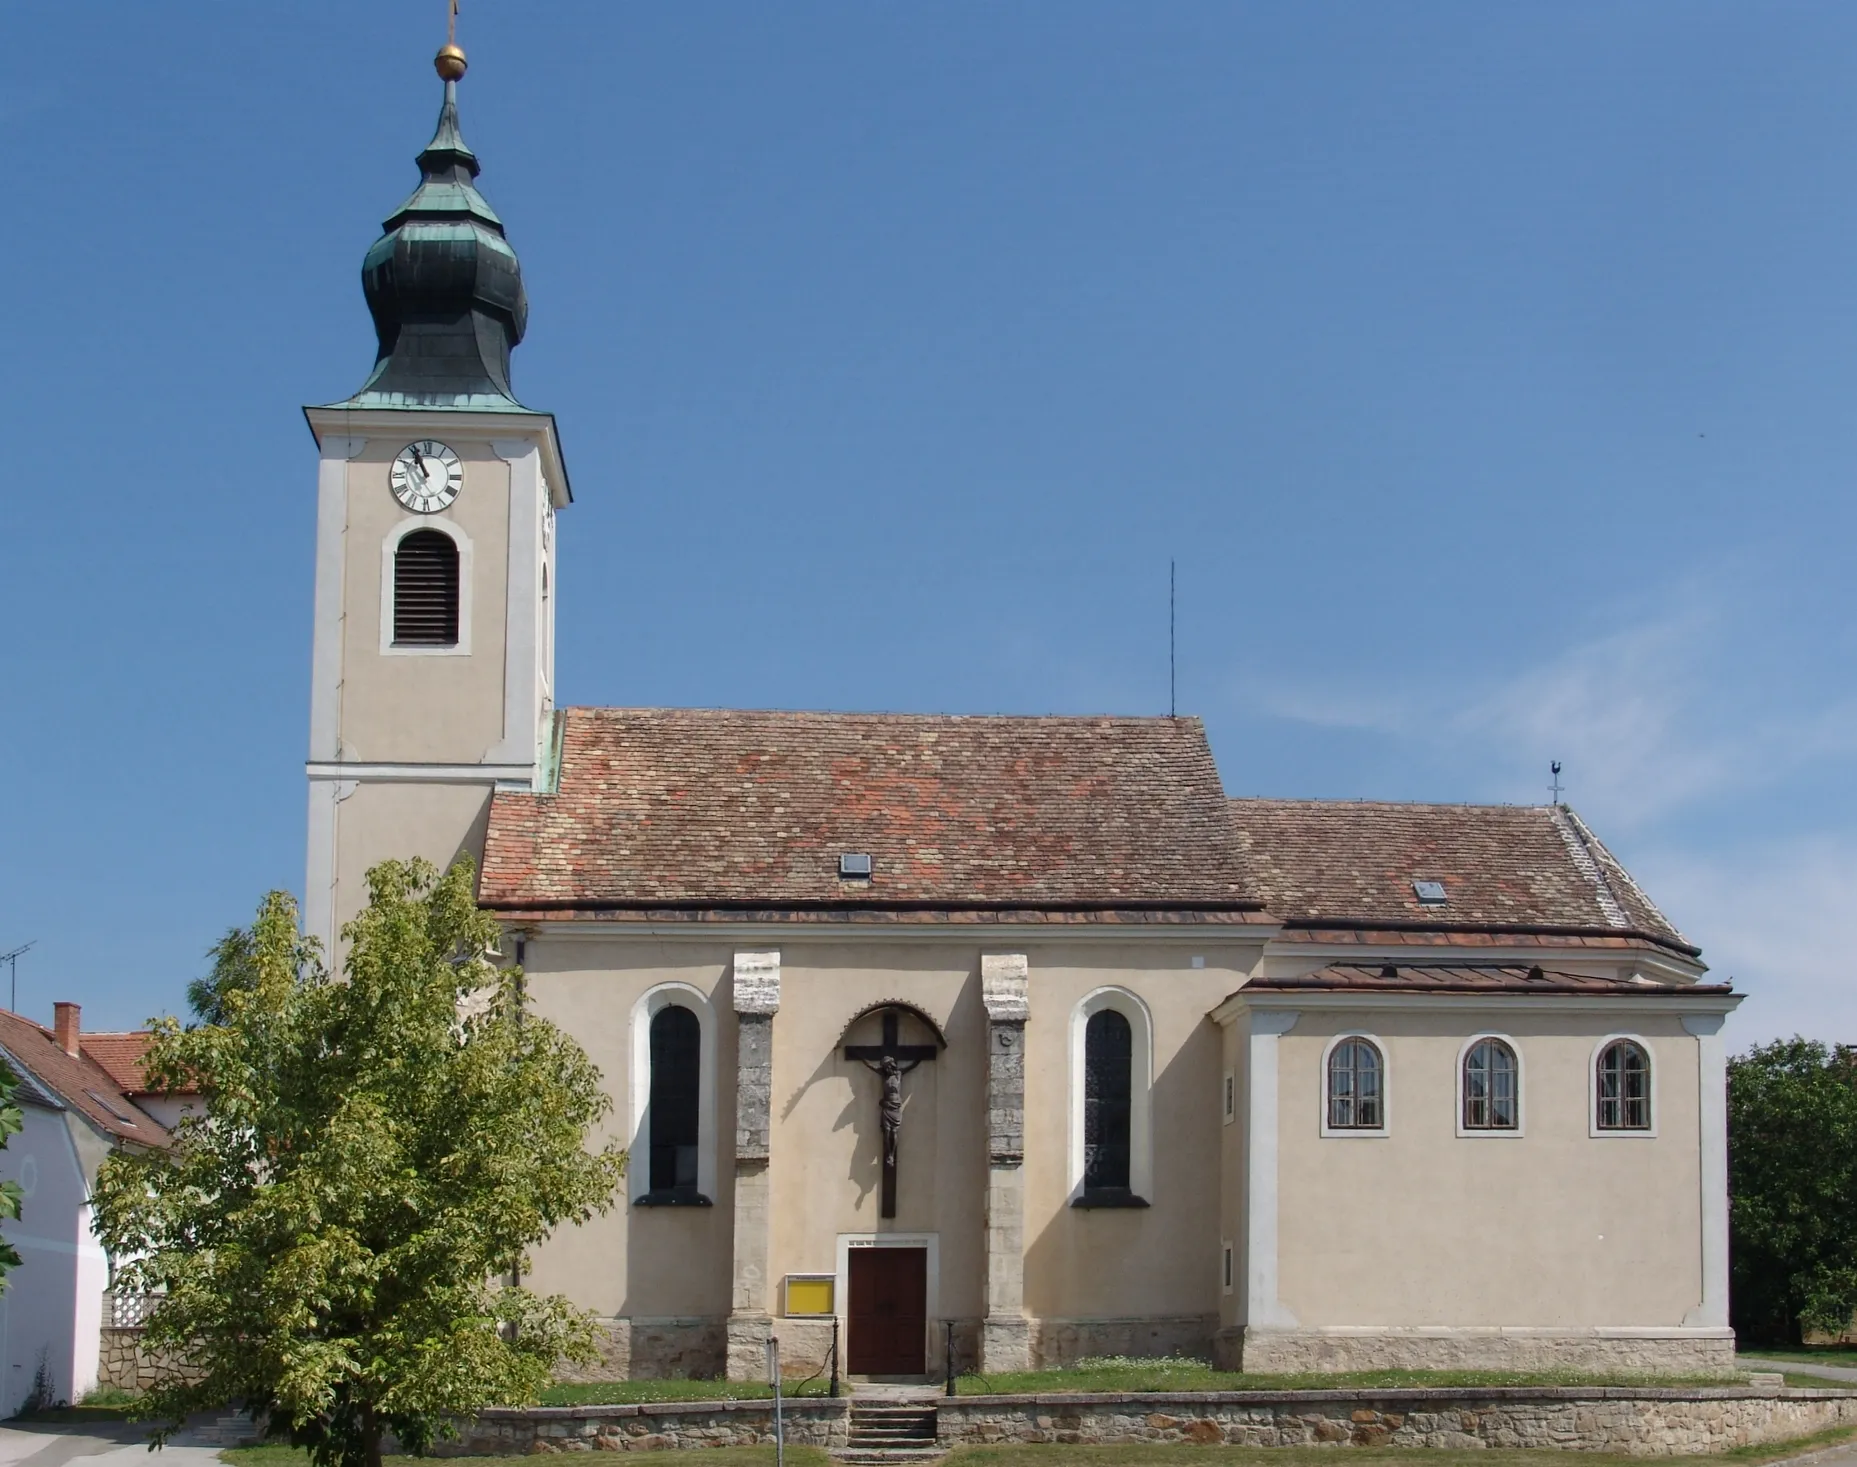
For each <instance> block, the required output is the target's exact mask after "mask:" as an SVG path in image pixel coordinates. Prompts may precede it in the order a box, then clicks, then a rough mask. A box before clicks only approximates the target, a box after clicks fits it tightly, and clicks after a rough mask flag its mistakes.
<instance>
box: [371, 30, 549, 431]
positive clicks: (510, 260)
mask: <svg viewBox="0 0 1857 1467" xmlns="http://www.w3.org/2000/svg"><path fill="white" fill-rule="evenodd" d="M435 64H436V66H437V68H438V72H439V75H440V76H441V77H442V78H443V79H444V82H445V101H444V105H443V106H442V107H440V109H439V114H438V130H437V131H436V132H435V133H434V134H433V135H432V141H431V142H429V143H427V144H426V147H425V151H424V152H422V153H421V154H420V155H419V172H420V174H421V175H422V176H421V178H420V183H419V187H418V188H417V189H415V190H414V191H413V195H412V197H411V198H409V199H408V200H407V201H406V202H405V203H404V204H402V205H400V207H399V209H398V210H396V211H395V213H394V215H393V217H392V218H390V219H388V220H387V222H386V223H385V224H384V225H383V226H382V228H383V229H384V230H385V231H386V232H385V233H384V234H382V235H381V237H380V238H379V239H378V240H376V241H375V242H374V247H373V248H372V249H370V250H369V251H368V253H367V258H366V259H365V260H363V261H362V264H361V286H362V289H363V291H364V292H365V293H366V295H367V302H368V311H369V312H370V313H371V314H372V315H373V317H374V330H375V334H376V335H377V336H378V337H379V338H380V355H379V356H378V357H377V358H376V360H375V363H374V370H373V372H372V373H371V374H370V375H369V377H368V380H367V381H366V382H365V383H364V384H363V385H362V388H361V390H360V391H359V392H357V393H356V394H355V395H354V396H353V397H352V398H350V399H349V400H348V404H349V405H350V406H354V407H405V408H417V407H445V408H479V409H485V410H490V411H503V412H511V411H514V412H522V411H527V410H526V409H524V408H522V407H521V405H520V404H519V403H517V402H516V400H515V398H514V397H513V396H512V395H511V393H510V388H509V354H510V349H511V348H512V347H514V346H515V345H516V343H517V342H519V341H521V340H522V333H523V329H524V328H525V327H526V326H527V324H528V317H529V302H528V297H527V296H526V295H525V294H524V293H523V289H522V266H521V264H520V262H518V260H517V259H516V252H515V250H513V249H512V248H510V244H509V241H508V240H507V239H505V238H504V236H503V221H502V220H501V219H499V218H497V216H496V211H495V210H494V209H492V208H491V207H490V205H489V204H488V203H487V202H486V201H485V199H484V196H483V195H482V194H480V193H479V192H478V191H477V183H476V180H477V174H478V164H477V155H476V154H474V153H473V152H472V151H471V150H470V148H468V147H467V146H466V145H465V142H464V135H463V134H462V133H461V132H460V131H459V130H458V78H459V77H460V76H462V75H463V74H464V53H463V52H462V51H460V50H458V48H457V47H456V46H455V45H452V46H447V47H446V48H445V49H444V50H443V51H441V52H439V54H438V57H437V59H436V62H435Z"/></svg>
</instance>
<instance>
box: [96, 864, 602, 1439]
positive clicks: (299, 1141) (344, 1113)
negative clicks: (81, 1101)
mask: <svg viewBox="0 0 1857 1467" xmlns="http://www.w3.org/2000/svg"><path fill="white" fill-rule="evenodd" d="M472 876H473V873H472V870H471V867H470V864H469V862H468V861H460V862H459V863H458V864H457V865H455V866H453V867H452V869H451V870H450V871H448V872H446V873H445V874H444V875H442V876H441V875H440V874H439V873H438V871H437V869H436V868H435V867H433V866H432V865H430V864H429V863H427V862H424V861H408V862H399V861H388V862H385V863H383V864H381V865H379V866H377V867H375V868H374V869H373V870H372V871H370V872H369V873H368V890H369V902H368V905H367V908H366V909H365V910H364V911H363V912H362V913H361V914H360V915H359V916H358V917H356V918H355V920H354V921H353V922H351V923H349V924H348V926H347V927H345V928H344V929H343V934H342V935H343V938H344V940H345V942H346V943H347V945H348V957H347V961H346V963H345V964H344V974H343V977H342V978H340V979H336V978H333V977H331V976H330V975H329V974H328V973H327V972H326V971H325V969H324V966H323V963H322V959H321V953H320V951H319V949H318V946H317V944H316V943H315V942H314V941H312V940H307V939H305V938H303V937H302V936H300V935H299V933H298V930H297V912H296V906H295V903H294V902H293V901H292V900H291V898H290V897H289V896H287V895H285V894H283V893H281V892H273V893H272V894H271V895H270V896H268V897H267V898H266V899H265V901H264V903H263V905H262V906H261V907H260V908H259V911H258V916H257V920H256V921H255V922H254V923H253V925H252V927H251V928H250V929H249V931H247V932H244V933H234V934H233V935H232V936H231V937H229V938H228V939H226V940H225V941H224V942H222V943H221V944H220V945H219V947H218V948H216V949H215V956H216V959H217V962H216V965H215V974H214V980H213V981H211V982H210V983H209V985H208V988H207V990H206V991H203V992H201V993H199V994H195V995H192V997H193V998H194V1000H195V1007H196V1010H197V1011H198V1012H199V1013H201V1014H202V1016H203V1017H205V1018H206V1019H208V1020H209V1022H205V1023H201V1024H197V1025H194V1026H192V1027H189V1028H182V1027H181V1026H180V1025H179V1024H178V1023H176V1022H175V1021H174V1020H172V1019H170V1020H165V1021H161V1022H159V1023H157V1024H156V1026H155V1028H156V1037H155V1040H154V1042H153V1044H152V1046H151V1048H150V1051H149V1056H148V1060H147V1068H148V1071H149V1074H150V1077H151V1081H152V1083H154V1084H155V1085H157V1086H171V1087H175V1088H179V1087H181V1086H183V1085H189V1086H194V1087H197V1088H198V1089H199V1090H200V1091H201V1092H202V1094H203V1097H204V1109H203V1111H202V1113H201V1114H198V1115H196V1116H192V1117H189V1118H187V1119H185V1120H183V1121H181V1122H180V1124H179V1125H178V1127H177V1128H176V1131H175V1144H174V1146H173V1147H172V1148H171V1150H169V1151H167V1152H145V1153H141V1154H133V1153H129V1152H118V1153H117V1154H115V1155H114V1156H112V1157H111V1158H110V1159H109V1161H108V1162H107V1163H106V1164H105V1166H104V1168H103V1171H102V1174H101V1176H100V1177H99V1179H98V1184H97V1218H98V1233H99V1234H100V1236H101V1237H102V1239H103V1241H104V1243H105V1246H106V1247H107V1248H108V1249H109V1250H110V1253H111V1255H112V1257H114V1258H116V1259H118V1260H122V1262H120V1263H119V1266H118V1279H119V1280H120V1283H119V1287H123V1288H127V1289H132V1290H142V1291H146V1292H149V1293H161V1294H162V1295H163V1297H162V1298H161V1299H160V1302H159V1304H158V1305H157V1307H156V1308H155V1309H154V1310H153V1311H152V1312H151V1313H150V1315H149V1317H148V1322H147V1340H148V1343H149V1344H150V1345H152V1346H158V1347H160V1346H165V1347H170V1348H173V1349H175V1350H177V1351H180V1352H182V1353H184V1354H185V1355H186V1356H187V1357H188V1358H189V1359H190V1360H191V1361H192V1362H193V1363H194V1364H195V1365H196V1366H197V1367H198V1368H199V1370H200V1372H201V1374H200V1377H199V1378H198V1379H197V1380H195V1381H192V1382H174V1383H171V1384H168V1385H165V1386H163V1387H161V1388H160V1389H158V1390H156V1391H155V1392H153V1393H152V1394H151V1396H150V1398H149V1400H148V1402H147V1403H146V1407H145V1412H146V1414H147V1415H149V1416H151V1417H153V1418H156V1419H158V1420H160V1421H165V1422H170V1423H172V1422H177V1421H179V1420H180V1419H181V1418H182V1417H183V1416H185V1415H186V1414H187V1413H188V1412H191V1411H195V1410H202V1409H207V1408H215V1407H221V1406H223V1405H225V1404H227V1403H230V1402H242V1403H243V1404H244V1405H245V1406H247V1407H248V1408H249V1409H251V1410H252V1411H253V1412H254V1413H255V1414H256V1415H257V1417H258V1419H259V1420H260V1421H262V1422H263V1423H264V1425H265V1429H266V1431H267V1432H268V1434H270V1435H272V1436H278V1437H287V1438H288V1439H289V1440H290V1441H291V1442H293V1443H294V1444H296V1445H298V1446H303V1447H307V1448H308V1449H309V1451H310V1453H311V1456H312V1458H313V1459H314V1460H315V1462H316V1463H318V1464H319V1467H337V1464H340V1467H378V1463H379V1461H380V1452H381V1437H382V1433H383V1431H389V1430H390V1431H392V1432H393V1434H394V1435H395V1436H396V1437H398V1438H399V1440H400V1442H401V1443H402V1444H403V1445H404V1446H405V1447H406V1448H407V1449H409V1450H411V1451H414V1452H424V1451H425V1450H426V1448H427V1447H428V1446H430V1444H431V1443H432V1441H433V1439H434V1437H435V1435H436V1434H437V1433H438V1432H440V1431H442V1430H443V1429H444V1427H445V1423H446V1421H447V1420H448V1419H449V1418H452V1417H459V1416H466V1415H469V1414H471V1413H473V1412H475V1411H477V1410H479V1409H481V1408H482V1407H483V1406H485V1405H490V1404H498V1403H511V1404H514V1403H521V1402H526V1401H532V1400H534V1399H535V1397H536V1395H537V1394H538V1392H539V1391H540V1389H541V1388H542V1387H543V1386H544V1385H545V1384H547V1382H548V1381H549V1379H550V1376H551V1374H552V1372H553V1368H554V1366H555V1364H556V1362H557V1361H558V1360H559V1359H561V1358H562V1357H563V1356H567V1357H569V1358H581V1359H585V1358H588V1357H589V1356H590V1355H591V1352H592V1340H593V1330H592V1321H591V1319H590V1318H589V1317H588V1316H586V1315H584V1314H582V1313H581V1312H579V1311H577V1310H576V1309H574V1308H573V1307H572V1306H571V1305H569V1303H568V1302H567V1301H566V1300H565V1299H563V1298H560V1297H558V1296H556V1297H548V1298H544V1297H540V1296H538V1295H536V1294H533V1293H531V1292H530V1291H528V1290H527V1289H524V1288H521V1287H520V1286H518V1285H517V1284H515V1283H513V1282H504V1281H506V1280H511V1279H519V1278H520V1277H521V1274H522V1271H523V1269H524V1267H525V1263H526V1253H527V1250H528V1249H529V1248H530V1247H532V1246H533V1245H534V1244H535V1243H537V1242H539V1241H540V1240H541V1239H542V1238H543V1237H545V1236H546V1235H547V1234H548V1233H549V1232H550V1231H551V1230H552V1229H554V1228H556V1227H558V1226H560V1225H562V1224H564V1223H574V1222H580V1221H584V1220H585V1219H586V1218H588V1217H590V1216H592V1215H593V1214H594V1213H595V1212H598V1211H603V1210H605V1208H607V1207H608V1206H610V1205H611V1202H612V1197H613V1192H614V1190H615V1188H616V1187H617V1185H618V1182H619V1179H620V1177H621V1175H622V1174H623V1171H624V1165H625V1156H624V1153H623V1152H621V1151H618V1150H617V1149H615V1148H614V1147H613V1146H611V1145H609V1146H607V1147H606V1148H605V1149H604V1150H601V1151H598V1152H592V1151H589V1150H588V1149H587V1146H586V1135H587V1131H588V1128H589V1127H590V1126H592V1125H593V1124H594V1122H595V1121H597V1120H598V1119H599V1117H600V1116H601V1115H602V1113H603V1112H604V1111H605V1110H606V1109H607V1107H608V1105H609V1101H608V1099H607V1097H606V1096H605V1094H604V1093H603V1091H602V1090H601V1088H600V1077H599V1073H598V1071H596V1070H595V1069H594V1067H593V1065H592V1063H591V1062H590V1061H589V1060H588V1059H587V1057H586V1055H585V1054H584V1053H582V1051H581V1050H580V1048H579V1047H578V1046H577V1045H576V1044H575V1043H574V1042H573V1041H572V1040H571V1039H569V1038H568V1037H567V1036H566V1035H565V1034H563V1033H562V1032H561V1031H560V1030H559V1029H557V1028H555V1026H554V1025H552V1024H550V1023H547V1022H546V1021H545V1020H542V1019H540V1018H537V1017H536V1016H534V1015H532V1014H526V1013H525V1012H524V1007H523V998H522V990H521V985H520V974H519V973H518V972H517V971H516V970H514V969H508V968H505V969H499V968H497V967H496V966H495V965H493V964H492V963H491V962H489V961H488V960H487V959H486V957H485V954H486V952H488V951H489V950H491V949H492V947H493V946H494V944H495V943H496V941H497V939H498V936H499V930H498V927H497V924H496V922H495V919H493V918H492V917H490V916H488V915H487V914H486V913H484V912H482V911H480V910H479V909H478V908H477V906H476V904H475V902H474V901H473V899H472V887H473V880H472ZM171 1429H172V1428H171V1427H166V1428H163V1429H162V1432H159V1433H158V1436H159V1435H162V1434H164V1433H165V1431H167V1430H171Z"/></svg>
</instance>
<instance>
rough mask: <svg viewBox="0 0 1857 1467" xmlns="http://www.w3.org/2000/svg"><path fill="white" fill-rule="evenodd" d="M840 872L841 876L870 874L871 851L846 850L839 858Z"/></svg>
mask: <svg viewBox="0 0 1857 1467" xmlns="http://www.w3.org/2000/svg"><path fill="white" fill-rule="evenodd" d="M838 874H839V875H840V876H869V875H870V852H869V851H846V852H845V853H844V854H843V855H842V856H840V857H839V858H838Z"/></svg>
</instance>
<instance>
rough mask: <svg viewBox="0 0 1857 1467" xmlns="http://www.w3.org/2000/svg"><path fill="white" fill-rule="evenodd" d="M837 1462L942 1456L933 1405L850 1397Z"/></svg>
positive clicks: (875, 1464)
mask: <svg viewBox="0 0 1857 1467" xmlns="http://www.w3.org/2000/svg"><path fill="white" fill-rule="evenodd" d="M849 1425H850V1432H849V1436H848V1440H847V1441H846V1444H845V1446H844V1447H843V1448H842V1449H841V1450H839V1451H836V1452H834V1453H833V1454H832V1455H833V1457H835V1458H836V1459H837V1460H838V1461H840V1462H847V1463H854V1464H867V1467H882V1464H883V1463H886V1462H889V1463H908V1462H934V1461H938V1460H940V1458H941V1457H942V1456H944V1455H945V1454H944V1452H943V1451H942V1449H941V1447H940V1446H939V1445H938V1444H937V1442H936V1440H935V1432H936V1425H937V1422H936V1415H935V1408H934V1407H933V1406H931V1405H927V1404H924V1403H922V1402H918V1401H871V1402H868V1403H867V1402H862V1401H853V1402H852V1403H851V1419H850V1423H849Z"/></svg>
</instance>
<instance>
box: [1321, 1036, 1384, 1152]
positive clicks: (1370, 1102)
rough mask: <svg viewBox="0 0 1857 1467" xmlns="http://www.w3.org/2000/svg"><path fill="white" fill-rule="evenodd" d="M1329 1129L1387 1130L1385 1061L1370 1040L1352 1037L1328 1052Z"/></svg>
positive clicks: (1355, 1130) (1341, 1131)
mask: <svg viewBox="0 0 1857 1467" xmlns="http://www.w3.org/2000/svg"><path fill="white" fill-rule="evenodd" d="M1325 1118H1326V1120H1327V1124H1328V1130H1329V1131H1330V1132H1331V1133H1335V1132H1338V1133H1342V1134H1347V1133H1350V1132H1352V1133H1354V1134H1357V1135H1358V1134H1363V1133H1367V1132H1373V1133H1376V1134H1377V1133H1383V1132H1384V1131H1385V1130H1386V1062H1385V1061H1384V1060H1383V1059H1382V1058H1381V1056H1380V1051H1379V1048H1378V1047H1377V1046H1376V1045H1375V1044H1374V1043H1373V1042H1372V1041H1371V1040H1368V1039H1362V1038H1360V1037H1358V1036H1350V1037H1348V1038H1346V1039H1343V1040H1341V1041H1340V1042H1339V1043H1338V1044H1336V1045H1335V1047H1334V1048H1333V1049H1331V1050H1330V1051H1329V1052H1328V1107H1327V1112H1326V1117H1325Z"/></svg>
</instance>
